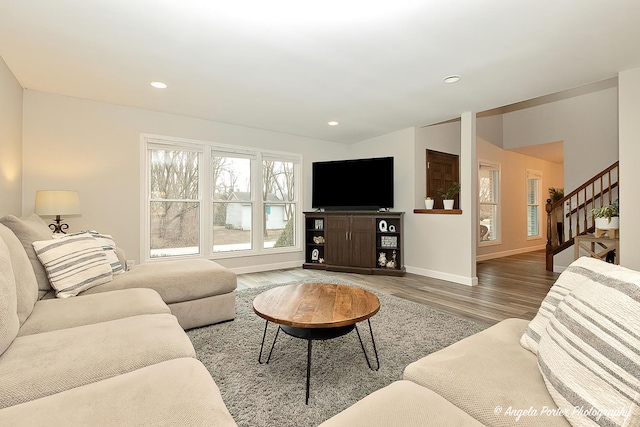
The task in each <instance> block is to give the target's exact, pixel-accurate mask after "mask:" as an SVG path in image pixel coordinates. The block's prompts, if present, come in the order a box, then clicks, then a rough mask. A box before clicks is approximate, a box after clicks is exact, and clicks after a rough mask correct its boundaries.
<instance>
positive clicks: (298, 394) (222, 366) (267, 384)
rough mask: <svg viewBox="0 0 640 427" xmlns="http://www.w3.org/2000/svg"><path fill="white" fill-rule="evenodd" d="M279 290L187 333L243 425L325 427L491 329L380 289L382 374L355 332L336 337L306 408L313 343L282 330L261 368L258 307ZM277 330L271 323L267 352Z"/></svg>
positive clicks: (317, 348) (318, 344) (376, 325)
mask: <svg viewBox="0 0 640 427" xmlns="http://www.w3.org/2000/svg"><path fill="white" fill-rule="evenodd" d="M320 281H322V282H328V283H346V284H351V283H348V282H346V281H344V280H341V281H336V279H334V278H331V277H325V278H322V279H321V280H319V279H314V280H306V282H320ZM292 283H300V282H292ZM287 284H290V283H287ZM282 285H284V284H281V285H275V286H282ZM273 286H274V285H269V286H265V287H261V288H255V289H248V290H242V291H239V292H238V293H237V298H236V312H237V315H236V319H235V320H234V321H231V322H226V323H222V324H218V325H212V326H206V327H203V328H198V329H192V330H190V331H188V332H187V334H188V335H189V337H190V338H191V341H192V342H193V345H194V347H195V349H196V354H197V357H198V359H200V360H201V361H202V363H203V364H204V365H205V366H206V367H207V369H208V370H209V372H210V373H211V376H212V377H213V379H214V380H215V382H216V384H217V385H218V387H219V388H220V391H221V393H222V398H223V400H224V402H225V404H226V405H227V408H229V411H230V412H231V415H232V416H233V418H234V419H235V421H236V422H237V423H238V425H239V426H241V427H245V426H247V427H249V426H250V427H262V426H269V427H287V426H291V427H294V426H295V427H302V426H317V425H318V424H320V423H322V422H323V421H325V420H326V419H328V418H330V417H331V416H333V415H335V414H337V413H338V412H340V411H342V410H343V409H345V408H347V407H349V406H351V405H352V404H354V403H355V402H357V401H358V400H360V399H362V398H363V397H365V396H366V395H368V394H370V393H371V392H373V391H375V390H378V389H380V388H382V387H384V386H386V385H388V384H390V383H392V382H393V381H396V380H399V379H402V372H403V370H404V368H405V367H406V366H407V365H408V364H409V363H411V362H413V361H415V360H418V359H419V358H421V357H423V356H426V355H427V354H429V353H432V352H434V351H437V350H439V349H441V348H444V347H446V346H448V345H450V344H452V343H454V342H456V341H459V340H460V339H462V338H465V337H467V336H469V335H472V334H474V333H476V332H479V331H481V330H482V329H484V328H485V327H484V326H481V325H479V324H476V323H474V322H471V321H468V320H465V319H461V318H458V317H455V316H452V315H449V314H446V313H441V312H438V311H436V310H433V309H430V308H428V307H425V306H423V305H420V304H416V303H413V302H410V301H406V300H403V299H400V298H397V297H393V296H388V295H382V294H380V293H377V292H374V293H375V294H376V295H377V296H378V298H380V306H381V308H380V311H379V312H378V314H376V315H375V316H373V317H372V318H371V325H372V327H373V333H374V338H375V341H376V346H377V348H378V355H379V358H380V370H378V371H372V370H370V369H369V367H368V366H367V363H366V360H365V358H364V355H363V353H362V348H361V347H360V343H359V341H358V336H357V335H356V333H355V331H353V332H351V333H350V334H348V335H345V336H343V337H340V338H336V339H333V340H328V341H314V342H313V351H312V359H311V388H310V396H309V404H308V405H305V382H306V366H307V342H306V341H305V340H301V339H297V338H293V337H290V336H288V335H286V334H284V333H282V332H281V333H280V334H279V336H278V341H277V343H276V346H275V348H274V350H273V355H272V357H271V361H270V362H269V364H262V365H260V364H259V363H258V353H259V351H260V342H261V340H262V334H263V331H264V325H265V321H264V320H263V319H261V318H259V317H258V316H257V315H256V314H255V313H254V312H253V306H252V302H253V299H254V298H255V297H256V295H258V294H259V293H261V292H264V291H265V290H267V289H269V288H272V287H273ZM358 327H359V329H360V333H361V335H362V337H363V341H364V342H365V346H366V347H367V351H368V352H370V353H369V354H373V353H372V352H373V348H372V346H371V336H370V335H369V330H368V327H367V323H366V322H362V323H360V324H359V326H358ZM276 329H277V327H276V325H274V324H273V323H270V324H269V328H268V332H267V339H266V341H265V347H266V348H267V351H268V348H269V346H270V345H271V342H272V341H273V338H274V336H275V332H276ZM374 364H375V363H374Z"/></svg>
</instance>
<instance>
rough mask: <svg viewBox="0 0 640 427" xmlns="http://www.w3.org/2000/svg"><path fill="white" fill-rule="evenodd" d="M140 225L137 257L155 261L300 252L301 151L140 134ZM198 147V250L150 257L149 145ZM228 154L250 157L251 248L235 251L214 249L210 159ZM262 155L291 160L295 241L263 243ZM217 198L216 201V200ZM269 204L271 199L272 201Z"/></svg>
mask: <svg viewBox="0 0 640 427" xmlns="http://www.w3.org/2000/svg"><path fill="white" fill-rule="evenodd" d="M140 140H141V144H140V150H141V155H140V158H141V167H140V177H141V197H140V201H141V206H140V212H141V223H140V226H141V229H140V243H141V244H140V260H141V261H142V262H147V261H151V262H156V261H162V260H171V259H183V258H207V259H225V258H240V257H246V256H259V255H271V254H278V253H291V252H299V251H301V250H302V242H301V239H302V236H303V233H302V228H301V227H302V223H303V220H302V207H301V206H302V194H301V191H302V189H301V187H302V164H303V163H302V162H303V159H302V155H301V154H296V153H287V152H280V151H273V150H265V149H261V148H252V147H245V146H236V145H228V144H219V143H215V142H210V141H200V140H189V139H184V138H175V137H167V136H161V135H150V134H141V137H140ZM154 148H155V149H165V150H172V149H173V150H179V149H187V150H190V151H197V150H201V151H200V155H201V158H200V159H199V170H198V179H199V182H198V189H199V202H200V224H199V225H200V232H199V246H198V247H199V254H193V255H174V256H166V257H151V252H150V248H151V232H150V200H151V197H150V196H151V194H150V172H151V170H150V151H151V150H152V149H154ZM214 153H215V154H216V155H225V154H226V155H229V156H236V157H248V158H251V187H252V188H251V205H252V208H251V212H252V220H251V221H252V228H251V249H249V250H238V251H224V252H214V251H213V204H214V199H213V194H212V186H213V182H212V176H211V173H212V171H211V159H212V156H213V155H214ZM263 158H266V159H269V160H277V161H282V162H291V163H293V167H294V182H293V186H294V192H293V200H292V201H287V202H286V203H290V204H293V205H294V220H295V228H294V236H295V237H294V244H293V245H292V246H286V247H278V248H275V247H272V248H265V247H264V238H263V230H262V224H263V222H262V212H264V209H265V208H264V205H265V201H264V200H263V195H262V193H263V182H262V179H263V178H262V161H263ZM218 202H219V201H218ZM271 204H272V203H271Z"/></svg>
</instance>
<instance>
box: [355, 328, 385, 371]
mask: <svg viewBox="0 0 640 427" xmlns="http://www.w3.org/2000/svg"><path fill="white" fill-rule="evenodd" d="M367 323H369V332H370V333H371V343H372V344H373V353H374V354H375V355H376V367H375V368H374V367H373V366H371V362H369V356H367V350H365V348H364V343H363V342H362V338H361V337H360V331H359V330H358V325H354V326H355V328H356V333H357V334H358V340H359V341H360V346H362V352H363V353H364V358H365V359H366V360H367V365H369V369H371V370H372V371H377V370H378V369H380V359H378V349H377V348H376V340H375V339H373V329H371V320H370V319H367Z"/></svg>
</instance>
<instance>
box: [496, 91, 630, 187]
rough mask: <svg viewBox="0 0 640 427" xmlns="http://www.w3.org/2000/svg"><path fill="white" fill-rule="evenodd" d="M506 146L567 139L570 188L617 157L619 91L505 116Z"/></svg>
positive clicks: (566, 166)
mask: <svg viewBox="0 0 640 427" xmlns="http://www.w3.org/2000/svg"><path fill="white" fill-rule="evenodd" d="M503 128H504V142H503V148H505V149H510V148H517V147H526V146H530V145H537V144H545V143H548V142H554V141H564V186H565V192H569V191H571V190H573V189H575V188H577V187H579V186H580V185H581V184H583V183H584V182H585V181H586V180H588V179H589V178H591V177H593V176H594V175H596V174H597V173H598V172H600V171H602V170H604V169H606V168H607V167H609V166H611V165H612V164H613V163H614V162H616V161H617V160H618V93H617V89H616V88H615V87H614V88H608V89H603V90H599V91H596V92H592V93H588V94H585V95H580V96H575V97H573V98H568V99H563V100H560V101H556V102H551V103H548V104H543V105H539V106H536V107H531V108H527V109H523V110H519V111H515V112H512V113H506V114H504V116H503Z"/></svg>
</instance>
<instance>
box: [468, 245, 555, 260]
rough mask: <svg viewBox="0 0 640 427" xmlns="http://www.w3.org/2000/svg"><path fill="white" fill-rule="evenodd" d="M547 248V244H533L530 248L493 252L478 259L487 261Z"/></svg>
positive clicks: (477, 258) (479, 256)
mask: <svg viewBox="0 0 640 427" xmlns="http://www.w3.org/2000/svg"><path fill="white" fill-rule="evenodd" d="M545 248H546V245H540V246H531V247H528V248H520V249H512V250H510V251H502V252H493V253H490V254H485V255H478V256H476V261H486V260H489V259H495V258H502V257H506V256H511V255H519V254H525V253H527V252H533V251H539V250H541V249H545Z"/></svg>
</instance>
